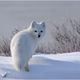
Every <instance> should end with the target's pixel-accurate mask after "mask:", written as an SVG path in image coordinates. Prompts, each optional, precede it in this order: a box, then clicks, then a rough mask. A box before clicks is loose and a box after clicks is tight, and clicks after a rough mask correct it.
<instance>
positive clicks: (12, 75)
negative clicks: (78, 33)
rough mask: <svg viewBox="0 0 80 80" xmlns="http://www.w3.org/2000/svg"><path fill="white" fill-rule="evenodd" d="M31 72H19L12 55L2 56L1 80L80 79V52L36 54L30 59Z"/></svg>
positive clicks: (0, 66) (0, 65) (0, 57)
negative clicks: (13, 62)
mask: <svg viewBox="0 0 80 80" xmlns="http://www.w3.org/2000/svg"><path fill="white" fill-rule="evenodd" d="M29 66H30V71H29V72H17V71H15V69H14V67H13V66H12V62H11V57H2V56H0V80H1V79H2V78H3V79H6V80H8V79H10V80H19V79H24V80H26V79H80V52H73V53H63V54H36V55H33V57H32V58H31V60H30V61H29Z"/></svg>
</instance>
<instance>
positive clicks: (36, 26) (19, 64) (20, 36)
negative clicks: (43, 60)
mask: <svg viewBox="0 0 80 80" xmlns="http://www.w3.org/2000/svg"><path fill="white" fill-rule="evenodd" d="M45 29H46V26H45V23H44V22H41V23H37V22H35V21H33V22H32V23H31V25H30V27H29V28H27V29H25V30H22V31H20V32H18V33H17V34H16V35H15V36H14V37H13V38H12V40H11V44H10V49H11V55H12V61H13V65H14V67H15V69H16V70H17V71H29V65H28V62H29V59H30V58H31V57H32V55H33V53H35V49H36V47H37V45H38V42H39V40H40V39H41V38H42V37H43V36H44V34H45Z"/></svg>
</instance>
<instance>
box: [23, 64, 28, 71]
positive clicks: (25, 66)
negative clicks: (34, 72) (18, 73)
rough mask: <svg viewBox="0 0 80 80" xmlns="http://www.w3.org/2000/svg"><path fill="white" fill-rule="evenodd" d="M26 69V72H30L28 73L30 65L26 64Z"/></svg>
mask: <svg viewBox="0 0 80 80" xmlns="http://www.w3.org/2000/svg"><path fill="white" fill-rule="evenodd" d="M24 69H25V71H28V72H29V65H28V63H26V64H25V65H24Z"/></svg>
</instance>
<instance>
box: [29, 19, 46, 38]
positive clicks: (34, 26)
mask: <svg viewBox="0 0 80 80" xmlns="http://www.w3.org/2000/svg"><path fill="white" fill-rule="evenodd" d="M30 27H31V32H32V35H33V36H34V38H38V39H39V38H42V37H43V36H44V34H45V29H46V26H45V22H40V23H37V22H35V21H33V22H32V23H31V26H30Z"/></svg>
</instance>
